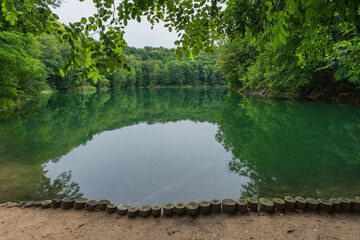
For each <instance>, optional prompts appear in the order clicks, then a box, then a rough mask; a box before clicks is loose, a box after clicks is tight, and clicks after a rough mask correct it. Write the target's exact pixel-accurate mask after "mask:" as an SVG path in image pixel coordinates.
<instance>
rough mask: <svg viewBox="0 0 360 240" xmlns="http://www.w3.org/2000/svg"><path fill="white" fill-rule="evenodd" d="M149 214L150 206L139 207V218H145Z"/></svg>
mask: <svg viewBox="0 0 360 240" xmlns="http://www.w3.org/2000/svg"><path fill="white" fill-rule="evenodd" d="M150 214H151V206H150V205H142V206H140V207H139V216H140V217H143V218H146V217H148V216H150Z"/></svg>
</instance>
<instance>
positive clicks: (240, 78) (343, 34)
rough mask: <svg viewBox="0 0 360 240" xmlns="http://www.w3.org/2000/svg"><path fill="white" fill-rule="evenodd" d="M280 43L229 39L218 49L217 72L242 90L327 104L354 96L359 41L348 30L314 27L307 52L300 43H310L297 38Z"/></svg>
mask: <svg viewBox="0 0 360 240" xmlns="http://www.w3.org/2000/svg"><path fill="white" fill-rule="evenodd" d="M293 28H294V30H293V31H294V32H295V31H301V27H300V26H293ZM284 31H285V30H284ZM286 34H288V33H287V32H286ZM289 34H290V33H289ZM282 41H283V42H282V43H281V44H280V45H279V46H277V45H275V43H274V42H273V40H272V39H270V38H268V37H267V36H266V35H264V36H263V39H261V40H260V39H258V38H254V37H252V35H251V34H250V33H246V34H245V35H241V34H237V35H234V36H232V38H231V40H229V39H228V40H226V41H224V42H223V44H222V46H221V47H220V49H219V55H218V61H217V63H216V64H217V67H218V68H219V69H220V71H221V72H222V74H223V76H224V78H225V79H226V81H227V82H228V83H229V84H230V86H231V87H233V88H237V89H243V90H245V91H251V92H253V91H258V92H263V93H264V94H269V95H272V94H289V95H298V96H309V97H312V98H326V99H332V98H338V97H341V96H349V95H352V96H354V97H356V96H357V97H358V96H359V90H360V62H359V53H360V38H359V36H358V35H357V34H356V30H355V29H354V28H353V27H351V26H349V25H344V24H342V23H341V21H338V22H334V24H333V25H331V26H330V25H329V26H328V27H319V30H318V31H317V33H316V34H315V36H314V39H312V40H311V47H309V48H306V45H304V42H307V41H310V40H309V39H306V38H305V37H304V36H303V35H300V34H299V35H297V36H289V37H288V38H287V39H282Z"/></svg>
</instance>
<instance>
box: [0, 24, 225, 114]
mask: <svg viewBox="0 0 360 240" xmlns="http://www.w3.org/2000/svg"><path fill="white" fill-rule="evenodd" d="M124 53H125V54H126V56H127V64H128V65H129V66H130V67H132V69H133V70H132V72H126V71H125V70H119V71H117V72H115V73H114V74H112V75H110V76H105V75H101V77H100V79H98V80H97V82H94V81H92V80H83V81H81V82H77V79H78V77H79V75H80V74H81V72H82V69H81V68H80V69H77V70H75V69H71V70H70V71H69V72H68V73H67V74H66V75H65V77H62V76H61V75H60V73H59V70H60V69H61V68H62V67H63V66H64V64H65V61H66V59H67V58H68V56H69V54H70V46H69V45H67V44H60V43H59V42H58V41H57V40H56V38H55V37H54V36H53V35H41V36H37V37H33V36H31V35H24V34H21V33H18V32H14V31H2V32H0V62H1V63H2V64H1V65H0V72H1V75H0V108H1V107H4V106H9V105H12V104H14V103H16V102H18V101H26V100H28V99H29V98H30V97H33V96H36V95H38V94H40V93H41V91H44V90H48V91H53V90H56V91H58V90H60V91H62V90H80V91H86V90H96V89H104V88H112V89H119V88H128V87H154V86H184V85H189V86H214V85H223V84H224V79H223V78H222V75H221V74H220V72H219V71H217V70H216V69H215V62H216V55H217V54H214V55H212V56H208V55H207V54H200V55H199V56H197V57H196V58H195V59H183V60H181V61H177V60H176V59H175V58H176V55H175V53H174V49H165V48H153V47H145V48H144V49H136V48H133V47H126V48H125V49H124Z"/></svg>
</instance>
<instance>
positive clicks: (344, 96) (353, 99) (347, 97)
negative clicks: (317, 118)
mask: <svg viewBox="0 0 360 240" xmlns="http://www.w3.org/2000/svg"><path fill="white" fill-rule="evenodd" d="M234 90H235V89H234ZM235 91H236V92H237V93H238V94H246V95H250V96H259V97H263V98H267V99H276V98H286V99H296V100H299V101H315V102H328V103H343V104H354V105H360V95H359V94H357V93H355V92H348V93H339V94H337V95H336V96H331V97H330V96H321V95H319V96H316V95H315V96H312V95H304V96H301V95H289V94H267V93H266V91H265V90H263V91H249V90H243V89H236V90H235Z"/></svg>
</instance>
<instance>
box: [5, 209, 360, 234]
mask: <svg viewBox="0 0 360 240" xmlns="http://www.w3.org/2000/svg"><path fill="white" fill-rule="evenodd" d="M359 224H360V214H359V213H356V214H354V213H338V214H329V213H314V212H303V213H297V212H291V213H285V214H281V213H273V214H267V213H256V212H249V213H248V214H240V213H239V214H235V215H228V214H225V213H223V214H212V215H199V216H198V217H196V218H192V217H189V216H182V217H180V216H174V217H171V218H168V217H164V216H161V217H159V218H155V217H152V216H150V217H148V218H140V217H137V218H134V219H129V218H128V217H127V216H120V215H118V214H116V213H114V214H107V213H106V212H90V211H86V210H80V211H78V210H74V209H71V210H62V209H39V208H36V209H34V208H26V209H25V208H4V207H2V208H0V240H3V239H4V240H5V239H182V240H184V239H187V240H190V239H192V240H195V239H204V240H205V239H206V240H208V239H217V240H220V239H223V240H226V239H349V240H351V239H354V240H356V239H359V236H360V227H359V226H360V225H359Z"/></svg>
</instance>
